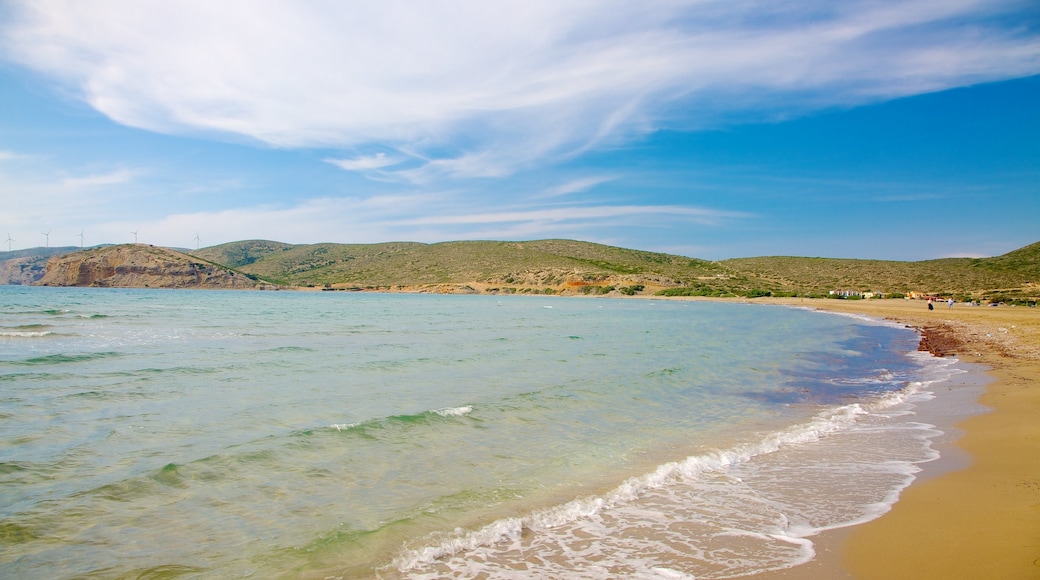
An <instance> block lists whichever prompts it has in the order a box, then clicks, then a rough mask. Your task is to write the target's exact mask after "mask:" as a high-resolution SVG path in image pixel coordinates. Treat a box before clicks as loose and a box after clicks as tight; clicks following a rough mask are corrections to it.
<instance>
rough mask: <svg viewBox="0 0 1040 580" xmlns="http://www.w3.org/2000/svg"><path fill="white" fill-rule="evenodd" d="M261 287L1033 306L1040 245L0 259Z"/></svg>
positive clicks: (468, 245)
mask: <svg viewBox="0 0 1040 580" xmlns="http://www.w3.org/2000/svg"><path fill="white" fill-rule="evenodd" d="M38 250H43V248H40V249H38ZM2 257H4V255H3V254H0V258H2ZM102 274H104V275H102ZM257 282H268V283H273V284H278V285H281V286H285V287H313V288H323V289H330V290H383V291H404V292H417V291H419V292H465V293H539V294H611V293H613V294H617V293H620V294H664V295H683V296H745V297H755V296H766V295H772V296H834V295H835V294H836V293H840V294H843V295H852V296H853V297H858V295H860V294H862V293H868V292H873V293H875V294H882V295H887V296H903V295H904V294H906V293H910V292H916V293H923V294H931V295H937V296H943V297H946V296H952V297H955V298H956V299H958V300H962V301H965V300H983V301H984V300H995V301H1010V302H1014V301H1022V302H1035V301H1037V300H1038V299H1040V242H1038V243H1036V244H1032V245H1030V246H1026V247H1024V248H1020V249H1018V250H1015V251H1013V252H1009V253H1007V254H1004V255H1002V256H997V257H993V258H950V259H942V260H927V261H920V262H897V261H886V260H853V259H840V258H805V257H790V256H769V257H758V258H737V259H731V260H723V261H720V262H709V261H705V260H698V259H694V258H688V257H683V256H676V255H670V254H662V253H655V252H644V251H639V250H631V249H625V248H618V247H613V246H606V245H601V244H593V243H588V242H579V241H574V240H537V241H527V242H502V241H466V242H445V243H438V244H422V243H417V242H388V243H382V244H306V245H293V244H285V243H282V242H274V241H269V240H248V241H241V242H232V243H228V244H221V245H219V246H212V247H209V248H202V249H201V250H198V251H187V252H180V251H177V250H170V249H164V248H152V247H151V246H147V245H144V244H127V245H122V246H112V247H109V248H92V249H89V250H80V251H75V252H72V253H68V254H66V255H64V256H61V257H60V258H58V257H56V258H50V259H49V261H48V259H47V258H46V256H42V255H35V256H34V255H33V254H32V252H31V251H28V252H25V253H23V254H20V255H19V257H16V258H14V259H11V260H5V261H0V283H9V284H12V283H13V284H33V283H43V284H61V285H98V286H114V285H127V286H150V287H175V288H182V287H229V288H230V287H233V288H242V287H252V286H253V285H255V284H256V283H257Z"/></svg>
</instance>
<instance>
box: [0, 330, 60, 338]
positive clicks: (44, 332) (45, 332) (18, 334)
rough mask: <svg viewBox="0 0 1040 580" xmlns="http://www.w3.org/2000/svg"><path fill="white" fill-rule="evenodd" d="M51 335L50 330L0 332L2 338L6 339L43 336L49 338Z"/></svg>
mask: <svg viewBox="0 0 1040 580" xmlns="http://www.w3.org/2000/svg"><path fill="white" fill-rule="evenodd" d="M49 334H51V331H49V330H32V331H25V330H11V331H7V330H5V331H0V337H4V338H38V337H41V336H47V335H49Z"/></svg>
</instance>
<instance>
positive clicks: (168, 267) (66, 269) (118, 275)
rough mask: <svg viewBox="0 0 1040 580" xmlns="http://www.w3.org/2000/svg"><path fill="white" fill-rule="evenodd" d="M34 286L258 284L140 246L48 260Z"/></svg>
mask: <svg viewBox="0 0 1040 580" xmlns="http://www.w3.org/2000/svg"><path fill="white" fill-rule="evenodd" d="M36 284H37V285H40V286H96V287H109V288H227V289H234V288H240V289H251V288H255V287H256V285H257V283H256V282H255V281H253V280H251V279H249V278H247V277H246V276H245V275H243V274H236V273H235V272H232V271H231V270H228V269H225V268H222V267H220V266H217V265H214V264H211V263H208V262H203V261H201V260H199V259H197V258H192V257H191V256H189V255H187V254H182V253H180V252H176V251H174V250H169V249H166V248H156V247H153V246H147V245H143V244H127V245H121V246H110V247H107V248H98V249H95V250H88V251H84V252H75V253H72V254H66V255H64V256H57V257H54V258H51V259H50V260H48V261H47V266H46V272H45V273H44V274H43V276H42V277H41V278H39V280H38V281H36Z"/></svg>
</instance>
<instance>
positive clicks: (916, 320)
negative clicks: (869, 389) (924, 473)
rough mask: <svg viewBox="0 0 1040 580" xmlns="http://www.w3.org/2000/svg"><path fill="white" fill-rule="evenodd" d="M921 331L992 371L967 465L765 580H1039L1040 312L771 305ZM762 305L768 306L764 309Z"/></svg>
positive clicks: (929, 343)
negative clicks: (807, 559) (811, 558)
mask: <svg viewBox="0 0 1040 580" xmlns="http://www.w3.org/2000/svg"><path fill="white" fill-rule="evenodd" d="M767 300H768V301H769V302H772V303H777V304H789V305H796V306H803V307H808V308H817V309H821V310H831V311H839V312H847V313H856V314H863V315H867V316H872V317H876V318H884V319H889V320H894V321H899V322H901V323H904V324H906V325H908V326H913V327H916V328H919V329H921V331H922V332H923V334H924V340H923V341H922V346H924V347H928V349H929V350H931V351H933V352H934V353H936V354H939V355H943V356H957V357H958V358H959V359H961V360H963V361H966V362H971V363H978V364H980V365H984V366H985V368H987V369H988V371H987V372H988V373H989V374H990V375H991V377H992V378H993V379H994V380H993V381H991V382H990V383H988V384H987V385H986V390H985V393H984V394H983V395H982V397H981V398H980V399H979V403H981V404H982V405H985V406H986V407H988V408H989V409H991V411H990V412H987V413H983V414H981V415H977V416H973V417H970V418H968V419H967V420H965V421H963V422H962V423H960V424H958V427H959V428H961V429H963V431H964V436H963V437H962V438H961V439H959V440H958V441H957V442H956V443H955V445H956V446H957V447H958V448H960V449H963V450H964V451H965V452H966V454H967V456H968V458H967V461H963V462H962V463H965V464H967V465H966V467H962V466H957V467H955V468H954V469H953V470H952V471H950V472H948V473H943V474H940V475H939V476H938V477H931V478H924V479H923V480H922V481H919V482H915V483H914V484H913V485H911V486H910V487H909V488H908V489H907V490H905V491H904V492H903V494H902V496H901V498H900V500H899V501H898V503H896V504H895V506H894V507H893V509H892V510H891V511H890V512H889V513H887V514H885V515H884V516H882V517H881V518H879V519H877V520H874V521H872V522H869V523H867V524H864V525H861V526H857V527H855V528H852V529H850V530H840V531H838V532H834V533H832V534H830V535H826V534H825V536H826V537H821V538H817V545H818V550H817V551H818V557H817V560H816V561H814V562H811V563H809V564H807V565H804V566H799V567H796V568H793V569H790V570H786V571H783V572H782V573H774V574H765V575H761V577H763V578H765V577H769V578H773V577H777V578H790V579H818V578H819V579H823V578H866V579H873V578H878V579H899V578H908V579H909V578H914V579H922V578H924V579H931V578H937V579H938V578H943V579H949V578H1001V579H1025V578H1034V579H1035V578H1040V420H1038V419H1040V309H1036V308H1025V307H1008V306H1000V307H990V306H967V305H964V304H955V305H954V307H953V308H949V307H948V306H947V305H946V304H937V305H936V309H935V310H931V311H930V310H928V309H927V304H926V303H925V302H924V301H918V300H914V301H906V300H806V299H797V298H795V299H767ZM756 302H759V300H756Z"/></svg>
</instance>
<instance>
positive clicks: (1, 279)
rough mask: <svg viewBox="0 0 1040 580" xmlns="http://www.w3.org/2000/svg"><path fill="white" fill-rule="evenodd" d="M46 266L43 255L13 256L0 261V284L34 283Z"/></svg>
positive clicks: (40, 276)
mask: <svg viewBox="0 0 1040 580" xmlns="http://www.w3.org/2000/svg"><path fill="white" fill-rule="evenodd" d="M46 266H47V258H46V257H45V256H33V257H25V258H14V259H11V260H3V261H0V284H14V285H29V284H35V283H36V282H37V281H38V280H39V279H40V278H42V277H43V273H44V271H45V268H46Z"/></svg>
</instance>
